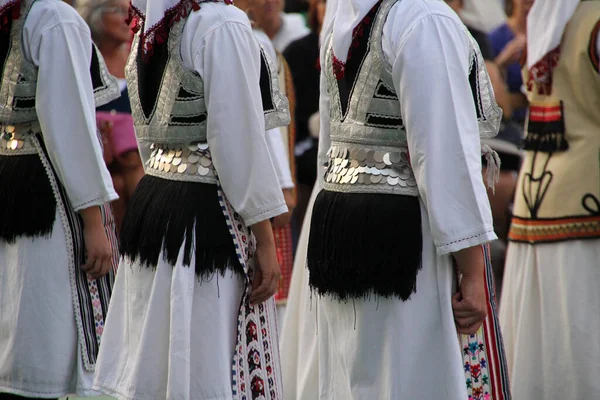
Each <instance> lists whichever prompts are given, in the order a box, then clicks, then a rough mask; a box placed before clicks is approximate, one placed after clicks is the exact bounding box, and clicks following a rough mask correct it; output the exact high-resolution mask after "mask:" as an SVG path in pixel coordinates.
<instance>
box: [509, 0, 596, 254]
mask: <svg viewBox="0 0 600 400" xmlns="http://www.w3.org/2000/svg"><path fill="white" fill-rule="evenodd" d="M599 29H600V1H587V2H582V3H581V4H580V5H579V6H578V8H577V10H576V12H575V14H574V16H573V17H572V19H571V21H570V22H569V24H568V25H567V28H566V31H565V34H564V36H563V40H562V43H561V45H560V58H559V59H558V65H557V66H556V68H555V69H554V70H553V72H552V81H551V83H549V84H546V85H540V84H538V83H536V82H534V81H533V80H531V79H530V76H529V72H528V71H527V70H526V69H525V70H524V81H525V82H528V93H527V94H528V98H529V101H530V111H529V115H528V122H527V126H526V131H527V137H526V139H525V149H526V150H527V152H526V156H525V160H524V162H523V166H522V167H521V173H520V176H519V180H518V184H517V193H516V197H515V205H514V218H513V221H512V226H511V229H510V233H509V239H510V240H512V241H517V242H527V243H543V242H555V241H562V240H571V239H582V238H597V237H600V135H599V134H598V133H599V132H600V111H599V110H600V75H599V69H598V55H597V54H596V38H597V34H598V31H599ZM558 55H559V53H558V52H556V53H554V57H558Z"/></svg>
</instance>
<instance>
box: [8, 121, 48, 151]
mask: <svg viewBox="0 0 600 400" xmlns="http://www.w3.org/2000/svg"><path fill="white" fill-rule="evenodd" d="M39 132H41V129H40V126H39V124H38V123H37V122H35V123H24V124H16V125H0V155H3V156H21V155H28V154H37V149H36V148H35V146H34V144H33V142H32V140H31V137H32V136H34V135H35V134H36V133H39Z"/></svg>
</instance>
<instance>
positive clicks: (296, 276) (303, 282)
mask: <svg viewBox="0 0 600 400" xmlns="http://www.w3.org/2000/svg"><path fill="white" fill-rule="evenodd" d="M318 193H319V188H318V187H317V185H315V187H314V189H313V192H312V195H311V196H310V200H309V202H308V206H307V208H306V214H305V218H304V223H303V225H302V232H301V233H300V238H299V239H298V247H297V249H296V256H295V259H294V268H293V270H292V271H293V272H292V280H291V282H290V291H289V294H288V302H287V309H286V313H285V316H284V318H283V320H282V321H281V322H282V328H281V344H280V346H279V347H280V352H281V363H282V373H283V393H284V395H285V399H286V400H313V399H315V400H316V399H318V398H319V353H318V346H319V341H318V335H317V314H316V313H317V311H316V304H317V303H316V298H313V296H312V293H311V292H310V288H309V286H308V270H307V269H306V254H307V250H308V236H309V232H310V220H311V215H312V209H313V206H314V204H315V198H316V197H317V194H318Z"/></svg>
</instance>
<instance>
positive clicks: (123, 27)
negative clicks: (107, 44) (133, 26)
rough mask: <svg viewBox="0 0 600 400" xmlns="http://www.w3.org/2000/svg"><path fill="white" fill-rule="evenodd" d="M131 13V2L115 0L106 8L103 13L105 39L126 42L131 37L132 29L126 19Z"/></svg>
mask: <svg viewBox="0 0 600 400" xmlns="http://www.w3.org/2000/svg"><path fill="white" fill-rule="evenodd" d="M128 15H129V2H128V1H127V0H115V1H113V2H112V3H111V4H110V5H109V6H108V7H106V8H105V9H104V13H103V14H102V32H103V36H104V37H103V38H102V39H104V40H112V41H115V42H119V43H126V42H128V41H129V38H130V35H131V33H130V29H129V26H128V25H127V23H126V22H125V20H126V19H127V17H128Z"/></svg>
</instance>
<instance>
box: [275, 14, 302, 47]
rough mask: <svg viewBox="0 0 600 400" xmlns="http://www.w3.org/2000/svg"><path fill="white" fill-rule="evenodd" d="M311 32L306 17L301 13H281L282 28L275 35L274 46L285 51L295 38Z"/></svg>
mask: <svg viewBox="0 0 600 400" xmlns="http://www.w3.org/2000/svg"><path fill="white" fill-rule="evenodd" d="M309 33H310V29H308V27H307V26H306V21H305V20H304V17H303V16H302V15H300V14H283V13H282V14H281V28H279V32H277V34H276V35H275V36H274V37H273V39H272V41H273V46H275V49H277V51H278V52H280V53H283V51H284V50H285V48H286V47H287V46H288V45H289V44H290V43H292V42H293V41H294V40H297V39H300V38H302V37H304V36H306V35H308V34H309Z"/></svg>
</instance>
